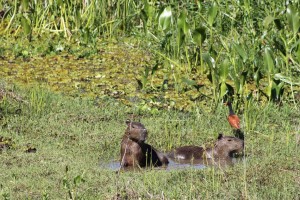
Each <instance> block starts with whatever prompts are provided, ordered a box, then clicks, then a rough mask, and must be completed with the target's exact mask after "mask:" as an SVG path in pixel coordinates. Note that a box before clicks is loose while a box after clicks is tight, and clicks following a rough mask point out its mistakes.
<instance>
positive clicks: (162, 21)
mask: <svg viewBox="0 0 300 200" xmlns="http://www.w3.org/2000/svg"><path fill="white" fill-rule="evenodd" d="M171 22H172V10H171V7H170V6H168V7H166V8H165V9H164V11H163V12H162V13H161V14H160V16H159V19H158V24H159V27H160V28H161V29H162V30H163V31H164V32H166V31H168V30H169V28H170V26H171Z"/></svg>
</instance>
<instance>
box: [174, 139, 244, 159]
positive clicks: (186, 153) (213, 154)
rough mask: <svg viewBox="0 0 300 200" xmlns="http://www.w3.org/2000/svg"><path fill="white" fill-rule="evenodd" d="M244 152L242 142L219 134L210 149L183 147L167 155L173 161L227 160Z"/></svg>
mask: <svg viewBox="0 0 300 200" xmlns="http://www.w3.org/2000/svg"><path fill="white" fill-rule="evenodd" d="M243 150H244V140H241V139H239V138H236V137H232V136H223V134H219V136H218V140H217V141H216V142H215V145H214V147H212V148H203V147H200V146H183V147H178V148H176V149H174V150H173V151H172V152H170V153H169V155H168V156H169V157H170V158H171V159H174V160H179V161H180V160H192V159H213V158H217V159H228V158H231V157H233V155H234V153H240V152H242V151H243Z"/></svg>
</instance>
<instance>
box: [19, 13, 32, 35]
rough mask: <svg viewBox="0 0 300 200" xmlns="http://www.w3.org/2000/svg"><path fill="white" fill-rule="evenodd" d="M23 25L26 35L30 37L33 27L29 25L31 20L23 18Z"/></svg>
mask: <svg viewBox="0 0 300 200" xmlns="http://www.w3.org/2000/svg"><path fill="white" fill-rule="evenodd" d="M21 25H22V27H23V29H24V32H25V34H26V35H28V34H29V33H30V31H31V26H30V24H29V20H27V19H26V18H25V17H24V16H22V17H21Z"/></svg>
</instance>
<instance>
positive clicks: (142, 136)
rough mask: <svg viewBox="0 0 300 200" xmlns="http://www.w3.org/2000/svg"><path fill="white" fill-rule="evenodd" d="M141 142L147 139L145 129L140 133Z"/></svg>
mask: <svg viewBox="0 0 300 200" xmlns="http://www.w3.org/2000/svg"><path fill="white" fill-rule="evenodd" d="M140 138H141V141H145V140H146V139H147V129H143V131H141V137H140Z"/></svg>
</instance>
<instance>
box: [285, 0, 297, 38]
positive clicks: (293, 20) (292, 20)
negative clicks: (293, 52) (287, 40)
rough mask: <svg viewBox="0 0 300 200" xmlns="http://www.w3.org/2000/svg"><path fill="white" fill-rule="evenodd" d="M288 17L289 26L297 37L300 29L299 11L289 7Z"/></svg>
mask: <svg viewBox="0 0 300 200" xmlns="http://www.w3.org/2000/svg"><path fill="white" fill-rule="evenodd" d="M286 15H287V19H288V23H289V26H290V28H291V29H292V31H293V33H294V35H296V34H297V33H298V31H299V27H300V16H299V11H298V10H297V9H296V8H295V7H294V6H292V5H289V6H288V8H287V10H286Z"/></svg>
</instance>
